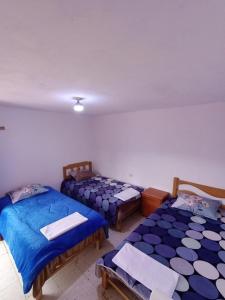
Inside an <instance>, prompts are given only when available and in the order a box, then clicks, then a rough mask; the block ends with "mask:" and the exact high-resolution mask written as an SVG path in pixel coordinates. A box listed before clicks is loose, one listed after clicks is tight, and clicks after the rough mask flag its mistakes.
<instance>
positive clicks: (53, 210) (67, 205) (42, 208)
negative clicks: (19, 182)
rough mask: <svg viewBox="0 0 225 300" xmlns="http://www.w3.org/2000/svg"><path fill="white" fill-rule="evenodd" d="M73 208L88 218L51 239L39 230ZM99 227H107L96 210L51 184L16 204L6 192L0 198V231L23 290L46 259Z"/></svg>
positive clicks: (65, 214) (27, 286)
mask: <svg viewBox="0 0 225 300" xmlns="http://www.w3.org/2000/svg"><path fill="white" fill-rule="evenodd" d="M48 188H49V187H48ZM73 212H79V213H81V214H82V215H84V216H86V217H87V218H88V221H87V222H85V223H83V224H81V225H80V226H78V227H76V228H74V229H72V230H70V231H68V232H67V233H65V234H63V235H61V236H60V237H58V238H56V239H54V240H52V241H48V240H47V239H46V238H45V237H44V236H43V235H42V234H41V232H40V228H42V227H43V226H45V225H47V224H50V223H52V222H54V221H56V220H58V219H61V218H63V217H65V216H67V215H69V214H71V213H73ZM101 227H104V228H105V229H106V230H107V222H106V221H105V220H104V219H103V218H102V216H100V215H99V214H98V213H97V212H95V211H94V210H92V209H90V208H88V207H87V206H85V205H82V204H81V203H80V202H77V201H74V200H72V199H70V198H69V197H66V196H65V195H63V194H61V193H59V192H57V191H55V190H54V189H52V188H49V191H48V192H47V193H44V194H41V195H37V196H34V197H31V198H28V199H24V200H22V201H20V202H17V203H16V204H11V201H10V199H9V197H8V196H6V197H4V198H1V199H0V234H1V235H2V236H3V238H4V240H5V241H6V243H7V244H8V246H9V249H10V251H11V254H12V256H13V258H14V260H15V263H16V266H17V269H18V271H19V272H20V273H21V275H22V279H23V289H24V293H27V292H29V290H30V288H31V286H32V283H33V281H34V279H35V277H36V276H37V275H38V273H39V272H40V271H41V270H42V269H43V268H44V267H45V266H46V264H48V262H50V261H51V260H52V259H53V258H55V257H56V256H58V255H60V254H62V253H63V252H65V251H66V250H68V249H69V248H71V247H73V246H75V245H76V244H78V243H79V242H80V241H82V240H84V239H85V238H87V237H88V236H89V235H91V234H92V233H94V232H95V231H96V230H98V229H99V228H101ZM106 234H107V233H106Z"/></svg>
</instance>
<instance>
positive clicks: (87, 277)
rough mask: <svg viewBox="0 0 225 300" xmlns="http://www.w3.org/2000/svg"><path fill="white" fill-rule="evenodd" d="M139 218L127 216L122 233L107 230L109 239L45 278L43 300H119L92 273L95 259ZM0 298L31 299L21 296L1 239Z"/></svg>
mask: <svg viewBox="0 0 225 300" xmlns="http://www.w3.org/2000/svg"><path fill="white" fill-rule="evenodd" d="M141 220H142V217H141V215H140V214H138V213H137V214H135V215H133V216H131V217H130V218H129V219H128V220H127V221H126V222H125V223H124V226H123V229H122V232H117V231H114V230H111V229H110V231H109V239H108V240H107V241H105V242H104V244H103V245H102V248H101V249H100V250H99V251H97V250H96V249H95V247H94V246H91V247H89V248H87V249H85V250H84V251H83V252H82V253H81V254H80V255H79V256H77V257H76V258H75V259H74V260H73V261H71V263H69V264H68V265H67V266H65V267H64V268H63V269H62V270H60V271H59V272H58V273H56V274H55V275H54V276H53V277H52V278H51V279H49V280H48V281H47V282H46V283H45V285H44V287H43V300H56V299H58V298H60V300H95V299H96V300H97V299H99V300H119V299H120V296H119V295H118V294H117V293H116V292H115V291H114V290H113V289H111V288H109V289H107V290H106V291H104V290H103V289H102V288H101V283H100V279H98V278H97V277H96V276H95V262H96V260H97V258H99V257H100V256H101V255H103V254H104V253H105V252H107V251H109V250H111V249H112V248H113V247H114V246H116V245H118V244H119V243H120V242H121V240H123V239H124V238H125V237H126V236H127V235H128V233H129V232H130V231H132V230H133V229H134V228H135V227H136V226H137V224H138V223H140V221H141ZM0 299H1V300H22V299H23V300H24V299H26V300H32V299H33V297H32V294H31V293H29V294H27V295H24V294H23V292H22V285H21V278H20V275H19V274H18V272H17V270H16V268H15V265H14V262H13V261H12V257H11V255H9V253H8V251H7V248H6V246H5V244H4V242H0Z"/></svg>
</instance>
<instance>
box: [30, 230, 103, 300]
mask: <svg viewBox="0 0 225 300" xmlns="http://www.w3.org/2000/svg"><path fill="white" fill-rule="evenodd" d="M104 239H105V232H104V230H103V229H102V228H101V229H99V230H97V231H96V232H95V233H93V234H92V235H90V236H89V237H87V238H86V239H85V240H83V241H81V242H80V243H79V244H78V245H76V246H74V247H73V248H71V249H69V250H67V251H66V252H65V253H63V254H61V255H60V256H57V257H56V258H54V259H53V260H52V261H51V262H50V263H48V264H47V266H46V267H45V268H44V269H43V270H42V271H41V272H40V273H39V275H38V276H37V278H36V279H35V281H34V283H33V297H34V298H35V299H36V300H40V299H41V298H42V287H43V285H44V283H45V282H46V281H47V280H48V279H49V278H50V277H51V276H53V275H54V274H55V273H56V272H57V271H59V270H60V269H61V268H63V267H64V266H65V265H66V264H67V263H68V262H70V261H71V260H72V259H73V258H74V257H75V256H76V255H78V254H79V253H80V252H81V251H82V250H83V249H85V248H86V247H87V246H89V245H91V244H94V243H96V246H97V249H98V248H99V247H100V244H101V242H102V241H103V240H104Z"/></svg>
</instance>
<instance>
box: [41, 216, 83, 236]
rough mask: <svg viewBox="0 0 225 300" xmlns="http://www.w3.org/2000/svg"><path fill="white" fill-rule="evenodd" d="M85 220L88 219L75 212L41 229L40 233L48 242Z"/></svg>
mask: <svg viewBox="0 0 225 300" xmlns="http://www.w3.org/2000/svg"><path fill="white" fill-rule="evenodd" d="M87 220H88V218H86V217H84V216H82V215H81V214H79V213H78V212H75V213H73V214H71V215H68V216H66V217H64V218H62V219H60V220H57V221H55V222H53V223H51V224H49V225H46V226H45V227H43V228H41V229H40V231H41V233H42V234H43V235H44V236H45V237H46V238H47V239H48V240H49V241H50V240H53V239H55V238H56V237H58V236H60V235H61V234H63V233H65V232H67V231H69V230H71V229H72V228H74V227H77V226H78V225H80V224H82V223H84V222H86V221H87Z"/></svg>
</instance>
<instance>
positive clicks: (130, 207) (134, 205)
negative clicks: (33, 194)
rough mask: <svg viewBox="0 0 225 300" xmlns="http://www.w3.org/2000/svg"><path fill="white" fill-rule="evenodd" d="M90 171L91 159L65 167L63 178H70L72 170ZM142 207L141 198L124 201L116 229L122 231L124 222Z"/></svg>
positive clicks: (118, 215)
mask: <svg viewBox="0 0 225 300" xmlns="http://www.w3.org/2000/svg"><path fill="white" fill-rule="evenodd" d="M80 170H81V171H82V170H86V171H90V172H92V162H91V161H81V162H77V163H73V164H69V165H67V166H64V167H63V178H64V179H68V178H69V176H70V172H71V171H80ZM140 208H141V198H139V199H134V200H133V201H129V202H128V203H126V202H124V204H122V205H121V206H120V207H119V209H118V211H117V216H116V225H115V226H116V229H117V230H118V231H121V227H122V222H123V221H124V220H125V219H126V218H127V217H129V216H130V215H131V214H133V213H134V212H135V211H137V210H140Z"/></svg>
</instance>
